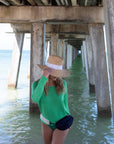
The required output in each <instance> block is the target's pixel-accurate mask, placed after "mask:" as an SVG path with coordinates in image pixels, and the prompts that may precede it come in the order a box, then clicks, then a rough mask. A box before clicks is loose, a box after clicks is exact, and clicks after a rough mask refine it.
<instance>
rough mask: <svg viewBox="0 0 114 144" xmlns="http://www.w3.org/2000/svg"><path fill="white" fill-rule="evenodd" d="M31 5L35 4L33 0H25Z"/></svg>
mask: <svg viewBox="0 0 114 144" xmlns="http://www.w3.org/2000/svg"><path fill="white" fill-rule="evenodd" d="M27 1H28V2H29V3H30V4H31V5H32V6H35V5H36V4H35V2H34V1H33V0H27Z"/></svg>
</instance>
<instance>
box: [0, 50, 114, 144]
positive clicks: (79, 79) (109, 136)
mask: <svg viewBox="0 0 114 144" xmlns="http://www.w3.org/2000/svg"><path fill="white" fill-rule="evenodd" d="M11 58H12V50H0V144H43V138H42V132H41V122H40V118H39V114H30V113H29V97H30V89H29V87H30V79H28V78H27V76H28V74H29V64H30V51H29V50H24V51H23V53H22V60H21V66H20V73H19V79H18V85H17V88H16V89H10V88H8V76H9V70H10V66H11ZM69 70H70V73H71V75H70V76H69V77H67V78H65V80H66V81H67V85H68V102H69V109H70V112H71V114H72V116H73V117H74V122H73V125H72V128H71V130H70V131H69V133H68V136H67V138H66V140H65V142H64V144H114V127H113V121H112V118H106V117H98V115H97V106H96V96H95V93H91V94H90V93H89V83H88V81H87V78H86V72H85V70H84V69H83V66H82V60H81V57H80V56H78V57H77V58H76V59H75V60H74V61H73V64H72V66H71V68H70V69H69Z"/></svg>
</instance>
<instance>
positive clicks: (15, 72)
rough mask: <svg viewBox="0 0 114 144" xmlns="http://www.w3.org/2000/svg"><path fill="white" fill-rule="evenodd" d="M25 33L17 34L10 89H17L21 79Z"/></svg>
mask: <svg viewBox="0 0 114 144" xmlns="http://www.w3.org/2000/svg"><path fill="white" fill-rule="evenodd" d="M23 42H24V33H15V39H14V48H13V53H12V60H11V67H10V70H9V75H8V87H9V88H16V87H17V83H18V77H19V70H20V63H21V56H22V49H23Z"/></svg>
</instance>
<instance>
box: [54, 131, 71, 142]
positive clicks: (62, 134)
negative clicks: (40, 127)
mask: <svg viewBox="0 0 114 144" xmlns="http://www.w3.org/2000/svg"><path fill="white" fill-rule="evenodd" d="M68 131H69V129H67V130H64V131H62V130H59V129H55V130H54V132H53V137H52V144H63V142H64V140H65V138H66V136H67V134H68Z"/></svg>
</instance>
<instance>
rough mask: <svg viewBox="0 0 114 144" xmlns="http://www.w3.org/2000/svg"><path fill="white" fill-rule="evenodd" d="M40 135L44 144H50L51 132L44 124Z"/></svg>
mask: <svg viewBox="0 0 114 144" xmlns="http://www.w3.org/2000/svg"><path fill="white" fill-rule="evenodd" d="M42 135H43V140H44V144H51V142H52V135H53V130H52V129H51V128H50V127H49V126H47V125H46V124H44V123H42Z"/></svg>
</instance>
